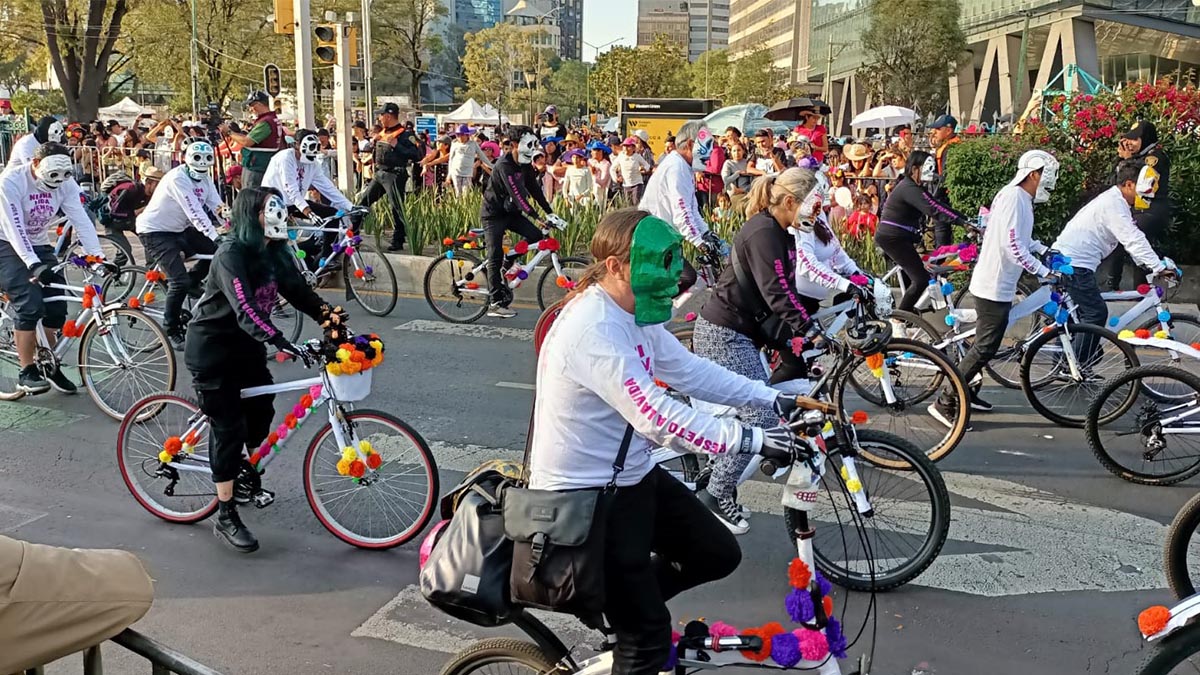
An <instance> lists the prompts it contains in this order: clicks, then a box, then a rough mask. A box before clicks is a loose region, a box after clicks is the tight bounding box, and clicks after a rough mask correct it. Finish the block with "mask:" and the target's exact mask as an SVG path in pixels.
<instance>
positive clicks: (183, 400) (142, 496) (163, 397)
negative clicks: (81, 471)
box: [117, 391, 217, 523]
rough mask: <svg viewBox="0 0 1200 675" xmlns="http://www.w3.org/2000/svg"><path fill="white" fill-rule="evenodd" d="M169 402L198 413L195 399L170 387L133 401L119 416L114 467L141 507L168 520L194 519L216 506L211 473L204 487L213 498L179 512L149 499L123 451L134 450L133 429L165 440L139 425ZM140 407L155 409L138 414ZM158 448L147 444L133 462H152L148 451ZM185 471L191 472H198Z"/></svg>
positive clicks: (200, 517) (204, 440)
mask: <svg viewBox="0 0 1200 675" xmlns="http://www.w3.org/2000/svg"><path fill="white" fill-rule="evenodd" d="M171 404H177V405H180V406H182V407H184V408H185V409H188V410H190V411H191V413H192V414H200V406H199V405H197V404H196V401H195V400H194V399H193V398H191V397H189V396H184V395H183V394H177V393H175V392H170V391H162V392H157V393H154V394H151V395H149V396H146V397H145V398H143V399H141V400H139V401H138V402H137V403H134V404H133V406H132V407H130V409H129V414H127V415H126V416H125V418H124V419H123V420H121V426H120V428H119V429H118V430H117V467H118V469H120V471H121V480H123V481H124V482H125V487H126V488H127V489H128V490H129V494H131V495H133V498H134V499H135V500H137V502H138V504H140V505H141V506H142V508H144V509H146V510H147V511H149V512H150V513H151V514H153V515H154V516H155V517H157V518H160V519H162V520H165V521H167V522H171V523H196V522H199V521H201V520H204V519H205V518H207V517H209V516H211V515H212V514H213V513H214V512H215V511H216V510H217V492H216V488H215V487H214V486H213V485H212V474H211V473H210V474H207V476H206V478H205V482H206V483H207V487H208V488H209V489H211V491H212V500H211V501H210V502H209V503H208V504H207V505H206V506H203V507H201V508H199V509H194V510H191V511H186V512H180V511H175V510H174V509H169V508H167V507H165V506H164V505H162V504H159V503H157V502H156V501H154V500H153V499H152V496H151V495H150V494H149V493H148V492H147V491H146V490H143V489H141V486H140V485H139V484H138V483H137V482H136V481H134V479H133V476H132V475H131V474H130V473H129V468H130V466H129V464H130V463H129V462H127V461H126V459H129V458H127V457H126V455H128V454H131V453H132V452H133V451H132V450H130V449H129V448H130V445H131V444H132V443H133V442H134V441H135V440H136V439H134V438H133V437H134V436H135V435H137V434H135V433H134V430H135V429H137V430H140V435H141V436H142V437H143V438H145V439H148V440H154V441H158V442H165V440H166V439H165V438H163V439H157V438H154V439H151V438H150V436H149V435H148V434H147V433H146V432H145V431H144V429H142V425H144V424H146V423H147V422H148V421H149V420H151V419H154V418H157V417H159V415H160V414H161V413H162V411H163V410H164V409H166V408H167V406H168V405H171ZM143 408H152V409H154V411H153V414H145V415H143V414H140V412H139V411H141V410H142V409H143ZM139 418H140V419H139ZM202 442H203V443H206V442H207V439H203V440H202ZM200 445H201V444H200V443H198V444H197V446H198V447H199V446H200ZM157 449H158V447H157V446H149V447H147V449H146V452H145V453H143V458H142V460H140V461H136V462H133V463H134V464H141V465H143V466H144V465H145V462H147V461H149V462H151V463H153V462H155V461H156V458H155V457H154V456H153V455H152V454H151V453H153V452H154V451H156V450H157ZM186 473H188V474H192V473H197V472H186ZM181 475H182V474H181Z"/></svg>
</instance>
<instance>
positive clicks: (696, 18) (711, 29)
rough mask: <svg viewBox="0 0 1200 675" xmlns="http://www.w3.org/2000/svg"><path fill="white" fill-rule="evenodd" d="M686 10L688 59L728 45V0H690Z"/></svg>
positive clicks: (693, 58) (692, 59)
mask: <svg viewBox="0 0 1200 675" xmlns="http://www.w3.org/2000/svg"><path fill="white" fill-rule="evenodd" d="M685 4H686V5H687V12H688V60H689V61H695V60H696V59H697V58H698V57H699V56H700V55H701V54H703V53H704V52H706V51H709V50H713V49H725V48H726V47H728V46H729V0H691V1H690V2H687V3H685Z"/></svg>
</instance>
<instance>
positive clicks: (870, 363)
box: [867, 353, 883, 370]
mask: <svg viewBox="0 0 1200 675" xmlns="http://www.w3.org/2000/svg"><path fill="white" fill-rule="evenodd" d="M867 367H868V368H870V369H871V370H877V369H879V368H882V367H883V354H882V353H875V354H872V355H870V356H868V357H867Z"/></svg>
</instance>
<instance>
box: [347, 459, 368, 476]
mask: <svg viewBox="0 0 1200 675" xmlns="http://www.w3.org/2000/svg"><path fill="white" fill-rule="evenodd" d="M366 472H367V465H366V464H363V461H362V460H361V459H356V460H354V461H353V462H350V475H351V476H354V477H355V478H362V477H363V474H365V473H366Z"/></svg>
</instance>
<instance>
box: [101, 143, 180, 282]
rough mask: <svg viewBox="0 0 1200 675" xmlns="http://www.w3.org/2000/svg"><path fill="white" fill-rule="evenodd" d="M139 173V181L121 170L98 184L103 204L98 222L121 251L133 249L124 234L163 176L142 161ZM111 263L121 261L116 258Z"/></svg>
mask: <svg viewBox="0 0 1200 675" xmlns="http://www.w3.org/2000/svg"><path fill="white" fill-rule="evenodd" d="M139 173H140V174H141V176H142V180H141V181H140V182H139V181H137V180H134V179H133V178H130V177H129V176H127V175H125V174H123V173H116V174H113V175H111V176H109V177H108V178H106V179H105V180H104V182H103V183H101V185H100V192H101V194H102V195H103V197H102V199H103V202H102V203H103V205H104V206H103V207H102V208H101V209H100V222H101V224H103V225H104V226H105V227H106V228H108V236H109V237H111V238H112V239H114V240H116V241H117V242H118V243H119V244H120V246H121V248H122V249H124V250H125V251H132V250H133V248H132V247H131V246H130V245H129V239H127V238H126V237H125V233H126V232H128V231H132V230H135V229H136V227H137V223H136V220H137V215H138V214H139V213H141V212H142V211H143V210H145V208H146V206H147V205H148V204H149V203H150V197H152V196H154V190H155V189H157V188H158V184H159V182H160V181H162V179H163V176H165V175H166V174H165V173H163V171H162V169H160V168H158V167H157V166H154V165H153V164H151V163H150V162H148V161H147V162H142V165H141V167H140V169H139ZM115 262H117V263H118V264H120V263H121V261H120V260H117V261H115Z"/></svg>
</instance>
